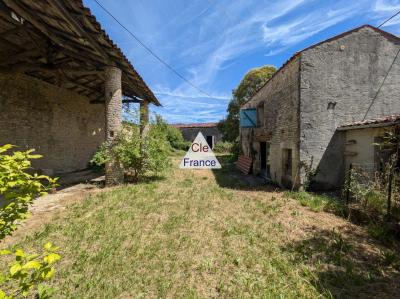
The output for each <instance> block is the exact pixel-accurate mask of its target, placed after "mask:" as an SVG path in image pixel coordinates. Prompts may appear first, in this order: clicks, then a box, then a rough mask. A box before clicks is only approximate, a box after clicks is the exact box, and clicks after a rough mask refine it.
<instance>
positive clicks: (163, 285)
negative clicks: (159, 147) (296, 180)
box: [18, 152, 397, 298]
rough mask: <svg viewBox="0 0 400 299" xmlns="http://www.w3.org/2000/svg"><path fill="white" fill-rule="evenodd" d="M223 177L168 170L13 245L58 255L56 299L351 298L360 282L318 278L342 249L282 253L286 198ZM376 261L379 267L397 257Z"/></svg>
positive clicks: (317, 202)
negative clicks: (48, 246) (338, 293)
mask: <svg viewBox="0 0 400 299" xmlns="http://www.w3.org/2000/svg"><path fill="white" fill-rule="evenodd" d="M181 154H182V155H183V154H184V153H178V152H177V153H176V155H181ZM175 160H176V161H175V162H176V164H177V162H178V161H177V159H175ZM227 169H230V168H223V169H221V170H219V171H220V172H219V173H218V176H219V178H220V181H217V180H216V178H215V176H217V175H215V176H214V175H213V173H212V172H211V171H203V170H200V171H190V170H180V169H178V168H177V166H175V168H174V170H173V171H172V172H171V173H170V174H169V175H168V176H167V177H166V178H165V179H164V180H157V181H150V180H149V181H144V182H142V183H140V184H137V185H128V186H124V187H120V188H117V189H113V190H111V191H108V192H104V193H101V194H98V195H94V196H89V197H88V198H87V199H85V200H84V201H82V202H81V203H79V204H75V205H74V206H72V207H71V208H69V209H68V210H67V211H66V212H65V214H64V215H63V216H62V217H60V218H59V219H56V220H54V221H53V222H52V223H51V224H47V225H45V226H44V227H43V228H41V229H40V230H38V231H37V232H36V233H35V234H34V235H32V236H30V237H28V238H26V239H23V240H19V241H18V243H19V244H18V245H19V246H20V247H22V248H24V249H29V248H31V249H34V248H36V249H37V248H39V247H41V246H42V245H43V244H44V243H45V242H47V241H48V240H51V241H52V242H53V243H54V244H56V245H57V246H59V247H60V251H61V252H60V254H61V255H62V256H63V260H62V262H61V264H60V265H59V268H58V273H57V274H56V276H55V279H54V281H52V282H51V284H52V286H54V287H56V288H57V289H58V292H57V297H58V298H166V297H168V298H207V297H208V298H209V297H213V298H322V297H327V298H329V297H332V293H333V292H334V291H332V290H334V287H332V286H337V287H338V288H340V287H341V286H342V285H343V283H344V282H346V284H345V285H346V288H348V289H347V290H346V292H345V293H343V294H352V292H350V291H349V289H351V285H350V284H351V283H352V282H355V281H358V280H359V276H360V275H361V274H360V275H358V274H357V275H358V276H357V275H356V274H355V275H353V276H349V275H346V274H343V273H340V272H338V273H335V274H337V275H336V276H333V277H331V276H322V275H323V274H324V273H325V274H326V271H323V269H322V263H327V264H332V265H335V266H343V265H347V264H346V263H347V262H346V261H347V260H351V258H350V256H348V257H346V256H347V255H348V254H349V252H351V251H352V247H351V246H350V245H349V244H348V241H347V240H344V239H343V238H342V237H341V235H339V234H334V233H331V234H330V235H329V236H330V237H329V238H330V239H329V240H330V241H329V242H326V241H325V240H326V239H324V238H319V239H318V242H319V243H318V244H321V245H320V246H321V247H315V246H314V245H313V244H314V243H313V242H311V241H310V242H307V241H308V240H302V241H299V242H297V243H293V244H291V245H290V246H289V245H288V243H287V233H288V232H287V230H286V228H285V226H284V225H283V224H282V223H281V222H280V220H279V218H278V217H279V213H280V212H281V210H282V209H284V208H285V200H283V199H282V197H281V196H279V197H275V196H276V194H275V195H271V194H269V193H267V192H265V191H254V190H253V191H252V190H249V191H248V192H250V193H245V192H246V191H242V190H240V189H238V190H235V189H232V188H231V186H233V185H235V184H237V183H238V182H237V178H233V177H232V176H230V174H229V172H227V171H226V170H227ZM214 174H215V173H214ZM220 182H223V183H224V184H223V185H221V184H219V183H220ZM225 185H226V186H228V187H223V186H225ZM287 195H291V196H292V195H293V196H294V195H295V194H294V193H293V194H287ZM299 198H300V199H301V200H302V202H303V204H305V205H306V204H309V203H310V205H311V206H313V207H314V209H316V210H318V209H320V208H324V207H327V206H328V203H327V199H325V198H318V199H314V198H309V197H307V196H306V195H304V194H303V195H301V197H299ZM299 201H300V200H299ZM293 217H294V218H293V219H296V217H301V216H299V215H298V214H296V215H294V216H293ZM293 221H295V220H293ZM325 245H326V246H325ZM323 246H325V247H323ZM316 255H318V256H321V258H319V259H318V263H317V264H316V263H314V258H315V256H316ZM384 256H385V257H382V260H385V261H386V263H387V264H394V263H395V262H394V260H396V258H397V256H395V257H392V256H391V255H390V253H384ZM344 257H345V258H346V260H344ZM332 260H333V261H332ZM351 266H352V267H357V264H354V265H353V264H351ZM349 267H350V266H349ZM352 273H353V272H352ZM354 273H358V272H354ZM362 274H363V275H364V274H365V273H364V272H362ZM361 285H362V282H361ZM353 293H354V292H353Z"/></svg>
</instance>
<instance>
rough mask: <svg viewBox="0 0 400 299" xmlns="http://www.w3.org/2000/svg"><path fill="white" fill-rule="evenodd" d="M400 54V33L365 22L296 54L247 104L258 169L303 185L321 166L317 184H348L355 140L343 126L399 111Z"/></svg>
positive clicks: (244, 134) (247, 129) (249, 152)
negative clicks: (349, 150)
mask: <svg viewBox="0 0 400 299" xmlns="http://www.w3.org/2000/svg"><path fill="white" fill-rule="evenodd" d="M399 52H400V39H399V38H398V37H397V36H394V35H392V34H390V33H388V32H385V31H382V30H380V29H378V28H375V27H373V26H370V25H364V26H361V27H359V28H356V29H353V30H351V31H348V32H345V33H342V34H340V35H338V36H335V37H333V38H330V39H328V40H326V41H323V42H321V43H318V44H316V45H313V46H311V47H309V48H307V49H305V50H303V51H301V52H298V53H296V54H295V55H293V56H292V57H291V58H290V59H289V60H288V61H287V62H286V63H285V64H284V65H283V66H282V67H281V68H280V69H279V70H278V71H277V72H276V73H275V75H274V76H273V77H272V78H271V79H270V80H269V81H268V82H267V83H266V84H265V85H264V86H263V87H262V88H261V89H260V90H259V91H258V92H257V93H256V94H255V95H254V96H253V97H252V98H251V99H250V100H249V101H248V102H247V103H245V104H244V105H243V106H242V107H241V108H242V109H241V112H240V114H241V115H240V116H241V128H240V139H241V151H242V155H244V156H247V157H249V158H250V159H251V160H252V162H253V163H252V170H253V173H254V174H261V175H263V176H264V177H266V178H267V179H268V180H270V181H273V182H276V183H278V184H279V185H281V186H286V187H293V186H294V187H301V186H302V185H303V184H304V183H305V182H306V180H307V178H308V177H309V174H311V173H312V172H314V171H315V172H316V174H315V176H313V182H312V186H313V187H314V189H335V188H338V187H339V186H341V184H342V183H343V180H344V177H345V171H346V165H345V163H346V162H345V161H346V159H345V155H346V149H347V146H348V145H347V144H346V134H343V131H342V130H338V128H339V127H341V126H343V125H345V124H349V123H354V122H359V121H367V120H370V119H375V118H378V117H384V116H388V115H392V114H398V113H400V61H399V60H400V57H398V56H399ZM365 132H366V131H365ZM352 133H355V134H361V132H358V131H353V132H352ZM352 133H349V134H352ZM363 157H364V158H362V159H370V161H367V160H366V161H364V162H365V163H373V161H372V160H371V159H372V158H371V157H372V156H371V155H368V156H363ZM360 158H361V156H360Z"/></svg>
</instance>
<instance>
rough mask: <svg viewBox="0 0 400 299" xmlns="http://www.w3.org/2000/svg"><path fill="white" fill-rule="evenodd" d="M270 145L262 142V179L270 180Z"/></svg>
mask: <svg viewBox="0 0 400 299" xmlns="http://www.w3.org/2000/svg"><path fill="white" fill-rule="evenodd" d="M268 158H269V143H268V142H260V164H261V165H260V174H261V176H262V177H264V178H266V179H269V178H270V177H271V176H270V167H269V161H268V160H269V159H268Z"/></svg>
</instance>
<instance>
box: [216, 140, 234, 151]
mask: <svg viewBox="0 0 400 299" xmlns="http://www.w3.org/2000/svg"><path fill="white" fill-rule="evenodd" d="M232 148H233V143H232V142H229V141H219V142H217V143H216V144H215V146H214V148H213V151H214V152H216V153H230V152H231V151H232Z"/></svg>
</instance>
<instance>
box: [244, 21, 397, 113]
mask: <svg viewBox="0 0 400 299" xmlns="http://www.w3.org/2000/svg"><path fill="white" fill-rule="evenodd" d="M362 28H370V29H373V30H375V31H376V32H378V33H380V34H382V35H383V36H385V37H386V38H388V39H394V40H396V41H398V42H400V37H398V36H396V35H394V34H392V33H389V32H387V31H384V30H382V29H379V28H378V27H375V26H372V25H370V24H364V25H361V26H358V27H356V28H353V29H350V30H347V31H344V32H342V33H339V34H337V35H335V36H333V37H330V38H327V39H325V40H322V41H320V42H318V43H316V44H313V45H311V46H308V47H306V48H304V49H302V50H300V51H297V52H295V53H294V54H293V55H292V56H291V57H290V58H289V59H288V60H286V61H285V63H283V64H282V65H281V67H280V68H279V69H278V70H277V71H276V72H275V73H274V74H273V75H272V76H271V78H269V79H268V80H267V81H266V82H265V83H264V84H263V85H262V86H261V87H260V88H259V89H258V90H257V91H256V93H255V94H254V95H253V96H252V97H251V98H250V99H249V100H248V101H246V102H245V103H243V104H242V105H241V106H243V105H245V104H246V103H248V102H250V101H251V100H252V99H253V98H254V97H255V96H256V95H257V94H258V93H259V92H260V91H261V89H263V88H264V87H265V86H266V85H267V84H268V82H270V81H271V80H272V79H273V78H274V77H275V76H276V75H277V74H278V73H279V72H280V71H281V70H283V69H284V68H285V67H286V66H287V65H288V64H289V63H290V62H292V61H293V60H294V59H295V58H297V57H298V56H300V54H301V53H303V52H305V51H307V50H310V49H313V48H315V47H318V46H320V45H322V44H324V43H329V42H331V41H334V40H337V39H339V38H342V37H344V36H346V35H349V34H351V33H353V32H356V31H358V30H360V29H362Z"/></svg>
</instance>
